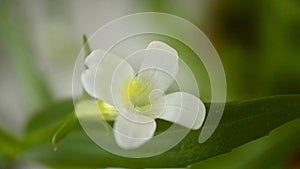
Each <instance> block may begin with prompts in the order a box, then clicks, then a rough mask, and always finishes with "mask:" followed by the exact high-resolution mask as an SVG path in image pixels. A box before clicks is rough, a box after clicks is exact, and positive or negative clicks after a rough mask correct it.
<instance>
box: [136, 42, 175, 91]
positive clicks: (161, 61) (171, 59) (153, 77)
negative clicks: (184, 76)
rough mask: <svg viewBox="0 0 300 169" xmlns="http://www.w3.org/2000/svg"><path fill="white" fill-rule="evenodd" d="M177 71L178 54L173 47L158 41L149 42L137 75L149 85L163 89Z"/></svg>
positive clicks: (168, 84) (169, 83)
mask: <svg viewBox="0 0 300 169" xmlns="http://www.w3.org/2000/svg"><path fill="white" fill-rule="evenodd" d="M177 72H178V54H177V52H176V50H175V49H173V48H172V47H170V46H168V45H167V44H165V43H163V42H160V41H153V42H151V43H150V44H149V45H148V47H147V49H146V50H145V53H144V60H143V62H142V64H141V67H140V70H139V74H138V77H139V78H141V79H142V80H147V81H148V83H149V86H152V87H153V88H154V89H161V90H162V91H165V90H166V89H167V88H168V87H169V86H170V85H171V83H172V82H173V81H174V78H175V76H176V74H177Z"/></svg>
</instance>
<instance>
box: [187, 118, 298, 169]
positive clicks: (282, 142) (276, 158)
mask: <svg viewBox="0 0 300 169" xmlns="http://www.w3.org/2000/svg"><path fill="white" fill-rule="evenodd" d="M299 142H300V119H297V120H294V121H292V122H289V123H287V124H284V125H282V126H281V127H279V128H277V129H275V130H274V131H272V132H271V133H270V134H269V135H268V136H266V137H263V138H260V139H257V140H255V141H253V142H250V143H247V144H245V145H243V146H240V147H238V148H236V149H234V150H233V151H232V152H230V153H227V154H223V155H220V156H217V157H214V158H210V159H208V160H204V161H201V162H199V163H196V164H193V165H191V167H190V168H191V169H198V168H222V169H253V168H264V169H273V168H278V167H279V168H292V167H288V166H287V165H290V164H289V163H290V162H291V161H290V160H291V159H292V156H293V155H295V154H296V153H297V151H299V149H300V144H299Z"/></svg>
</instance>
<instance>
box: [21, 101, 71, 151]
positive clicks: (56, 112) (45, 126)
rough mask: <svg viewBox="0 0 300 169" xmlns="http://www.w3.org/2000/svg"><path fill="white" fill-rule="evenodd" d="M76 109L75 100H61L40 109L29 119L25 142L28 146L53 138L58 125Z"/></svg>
mask: <svg viewBox="0 0 300 169" xmlns="http://www.w3.org/2000/svg"><path fill="white" fill-rule="evenodd" d="M73 111H74V106H73V100H66V101H59V102H54V103H52V104H49V106H46V107H45V108H44V109H43V110H41V111H38V112H37V113H35V114H34V116H33V117H32V118H31V119H30V120H29V121H28V123H27V126H26V130H25V138H24V139H25V140H24V141H25V144H26V146H27V147H30V146H33V145H35V144H37V143H40V142H44V141H46V140H51V138H52V136H53V134H54V133H55V131H56V130H57V129H58V127H59V126H60V125H61V124H62V123H63V122H64V121H65V120H66V119H67V118H68V117H69V116H70V114H71V113H72V112H73Z"/></svg>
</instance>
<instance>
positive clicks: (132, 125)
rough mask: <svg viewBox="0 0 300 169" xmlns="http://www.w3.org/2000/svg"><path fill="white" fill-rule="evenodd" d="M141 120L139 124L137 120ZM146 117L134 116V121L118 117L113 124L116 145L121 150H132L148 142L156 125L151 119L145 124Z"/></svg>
mask: <svg viewBox="0 0 300 169" xmlns="http://www.w3.org/2000/svg"><path fill="white" fill-rule="evenodd" d="M140 118H141V119H142V120H141V121H143V122H140V121H139V119H140ZM145 118H146V116H142V115H138V114H135V120H132V119H127V118H125V117H123V116H122V115H119V116H118V117H117V119H116V121H115V123H114V136H115V140H116V143H117V144H118V145H119V146H120V147H121V148H123V149H134V148H138V147H140V146H142V145H143V144H145V143H146V142H147V141H148V140H150V139H151V138H152V136H153V134H154V132H155V129H156V123H155V121H154V120H153V119H150V118H149V120H148V121H147V122H145V121H144V120H145Z"/></svg>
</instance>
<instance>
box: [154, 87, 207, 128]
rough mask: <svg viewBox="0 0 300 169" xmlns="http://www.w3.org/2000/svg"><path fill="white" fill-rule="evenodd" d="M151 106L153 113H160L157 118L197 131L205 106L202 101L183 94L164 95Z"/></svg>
mask: <svg viewBox="0 0 300 169" xmlns="http://www.w3.org/2000/svg"><path fill="white" fill-rule="evenodd" d="M151 106H152V107H153V108H152V109H153V110H155V111H157V110H161V111H162V112H160V116H159V117H158V118H161V119H164V120H167V121H170V122H174V123H177V124H179V125H182V126H184V127H187V128H191V129H199V128H200V127H201V125H202V123H203V121H204V118H205V106H204V104H203V103H202V101H201V100H200V99H199V98H197V97H195V96H193V95H191V94H189V93H185V92H175V93H171V94H168V95H165V96H163V97H161V98H160V99H158V100H156V101H154V102H153V103H151Z"/></svg>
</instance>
